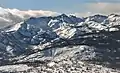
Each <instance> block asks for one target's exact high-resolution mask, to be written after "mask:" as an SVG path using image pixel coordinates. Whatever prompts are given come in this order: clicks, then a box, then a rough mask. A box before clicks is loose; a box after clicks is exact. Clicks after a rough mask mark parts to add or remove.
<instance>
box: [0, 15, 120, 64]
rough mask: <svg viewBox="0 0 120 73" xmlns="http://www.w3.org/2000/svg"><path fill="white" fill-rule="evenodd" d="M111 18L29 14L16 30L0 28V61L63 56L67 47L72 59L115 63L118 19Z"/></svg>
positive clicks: (119, 45)
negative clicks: (34, 16) (36, 16)
mask: <svg viewBox="0 0 120 73" xmlns="http://www.w3.org/2000/svg"><path fill="white" fill-rule="evenodd" d="M115 18H116V16H113V17H112V18H110V16H102V15H95V16H90V17H87V18H78V17H75V16H67V15H65V14H62V15H60V16H56V17H39V18H33V17H32V18H30V19H28V20H26V21H25V22H23V23H21V24H20V27H19V28H18V29H17V30H12V31H9V30H7V32H6V30H4V31H1V33H0V65H5V64H14V63H18V62H21V63H22V62H24V61H25V62H29V61H31V60H34V58H35V59H37V60H41V59H43V58H44V60H47V59H48V58H52V57H57V56H59V57H62V56H61V55H64V56H67V52H68V51H67V50H69V52H73V53H72V54H69V55H70V57H75V59H79V60H84V61H89V62H92V63H98V62H99V63H100V64H106V63H109V65H118V66H119V64H118V63H119V61H120V54H119V53H120V35H119V34H120V30H119V29H120V25H119V21H118V20H117V21H111V20H113V19H115ZM117 18H118V19H119V17H117ZM108 22H109V23H108ZM82 45H84V49H82V48H81V47H80V46H82ZM76 46H77V48H76ZM71 47H72V48H71ZM63 58H64V57H63Z"/></svg>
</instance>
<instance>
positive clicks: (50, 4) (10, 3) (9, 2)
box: [0, 0, 120, 13]
mask: <svg viewBox="0 0 120 73" xmlns="http://www.w3.org/2000/svg"><path fill="white" fill-rule="evenodd" d="M98 2H103V3H119V2H120V0H0V5H1V6H2V7H5V8H17V9H22V10H28V9H32V10H50V11H55V12H63V13H64V12H66V13H70V12H71V13H73V12H84V11H86V10H85V5H83V4H85V3H98Z"/></svg>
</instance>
